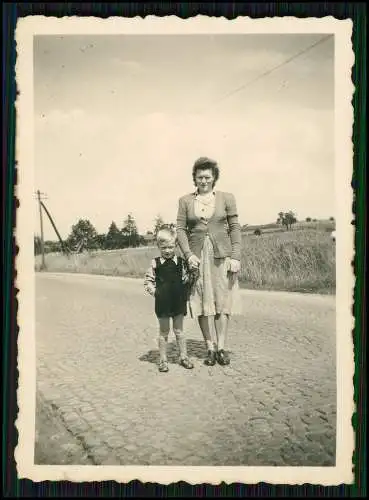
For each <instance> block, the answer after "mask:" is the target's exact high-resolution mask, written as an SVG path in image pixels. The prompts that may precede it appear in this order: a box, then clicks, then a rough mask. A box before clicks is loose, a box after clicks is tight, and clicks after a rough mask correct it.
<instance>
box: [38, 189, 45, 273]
mask: <svg viewBox="0 0 369 500" xmlns="http://www.w3.org/2000/svg"><path fill="white" fill-rule="evenodd" d="M37 199H38V208H39V211H40V230H41V259H42V260H41V269H45V268H46V264H45V245H44V227H43V222H42V208H41V192H40V190H39V189H38V190H37Z"/></svg>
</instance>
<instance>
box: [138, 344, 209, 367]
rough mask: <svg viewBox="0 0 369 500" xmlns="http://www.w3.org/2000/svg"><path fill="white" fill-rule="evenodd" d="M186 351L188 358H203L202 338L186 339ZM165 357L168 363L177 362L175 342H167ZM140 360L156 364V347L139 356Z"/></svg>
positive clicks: (157, 358)
mask: <svg viewBox="0 0 369 500" xmlns="http://www.w3.org/2000/svg"><path fill="white" fill-rule="evenodd" d="M187 353H188V355H189V357H190V358H198V359H205V358H206V349H205V345H204V342H203V341H202V340H191V339H189V340H187ZM167 358H168V362H169V363H177V362H178V349H177V344H176V342H175V341H174V342H170V343H168V352H167ZM139 360H140V361H146V362H148V363H154V364H157V363H158V362H159V351H158V349H151V350H150V351H149V352H148V353H146V354H143V355H142V356H140V357H139Z"/></svg>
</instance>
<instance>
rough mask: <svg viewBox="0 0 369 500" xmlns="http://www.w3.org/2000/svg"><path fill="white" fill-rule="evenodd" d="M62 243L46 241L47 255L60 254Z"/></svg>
mask: <svg viewBox="0 0 369 500" xmlns="http://www.w3.org/2000/svg"><path fill="white" fill-rule="evenodd" d="M60 251H61V245H60V241H50V240H48V241H45V253H53V252H60Z"/></svg>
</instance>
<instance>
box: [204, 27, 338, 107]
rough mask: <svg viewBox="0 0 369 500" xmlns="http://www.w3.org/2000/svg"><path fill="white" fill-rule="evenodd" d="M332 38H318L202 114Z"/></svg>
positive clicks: (216, 102) (221, 99)
mask: <svg viewBox="0 0 369 500" xmlns="http://www.w3.org/2000/svg"><path fill="white" fill-rule="evenodd" d="M331 37H333V35H332V34H329V35H326V36H323V37H322V38H320V40H318V41H317V42H314V43H313V44H311V45H309V46H308V47H306V48H305V49H303V50H300V51H299V52H298V53H297V54H294V55H292V56H290V57H289V58H288V59H286V60H285V61H283V62H281V63H280V64H278V65H277V66H274V67H273V68H271V69H268V70H266V71H264V73H261V74H260V75H258V76H257V77H255V78H253V79H252V80H249V81H248V82H246V83H244V84H243V85H241V86H240V87H238V88H236V89H234V90H232V91H230V92H228V93H227V94H225V95H224V96H223V97H221V98H220V99H218V100H217V101H214V102H213V103H212V104H210V105H209V106H207V107H206V108H204V109H203V112H204V111H207V110H208V109H210V107H211V106H213V105H215V104H218V103H219V102H222V101H224V100H225V99H228V98H229V97H231V96H233V95H234V94H237V93H238V92H241V90H244V89H245V88H246V87H249V86H250V85H252V84H253V83H255V82H258V81H259V80H261V79H262V78H264V77H265V76H268V75H270V74H271V73H273V72H274V71H276V70H277V69H280V68H281V67H282V66H285V65H286V64H288V63H290V62H291V61H293V60H294V59H297V58H298V57H300V56H302V55H303V54H306V52H309V51H310V50H312V49H314V48H315V47H317V46H318V45H320V44H321V43H324V42H325V41H326V40H328V39H329V38H331Z"/></svg>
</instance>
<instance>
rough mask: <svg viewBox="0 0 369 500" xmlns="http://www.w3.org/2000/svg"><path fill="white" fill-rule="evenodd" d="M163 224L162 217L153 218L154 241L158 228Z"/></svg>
mask: <svg viewBox="0 0 369 500" xmlns="http://www.w3.org/2000/svg"><path fill="white" fill-rule="evenodd" d="M163 224H164V219H163V217H162V216H161V215H160V214H158V215H157V216H156V217H155V222H154V238H155V239H156V235H157V234H158V231H159V229H160V227H161V226H162V225H163Z"/></svg>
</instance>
